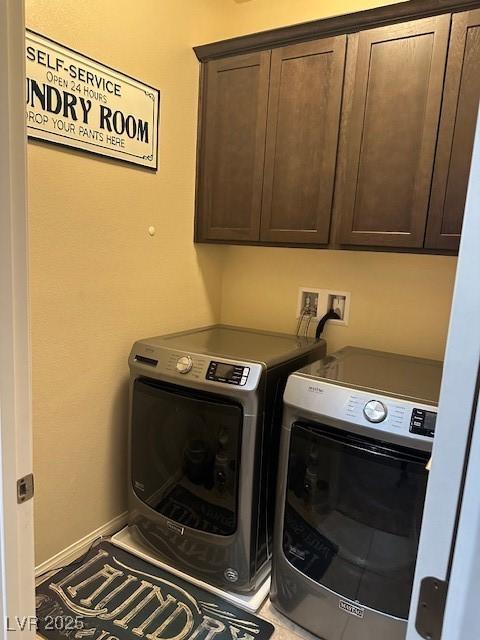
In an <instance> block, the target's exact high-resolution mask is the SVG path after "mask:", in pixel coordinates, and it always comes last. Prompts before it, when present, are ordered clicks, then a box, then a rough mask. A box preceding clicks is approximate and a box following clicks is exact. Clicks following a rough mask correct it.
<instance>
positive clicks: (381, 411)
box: [363, 400, 388, 423]
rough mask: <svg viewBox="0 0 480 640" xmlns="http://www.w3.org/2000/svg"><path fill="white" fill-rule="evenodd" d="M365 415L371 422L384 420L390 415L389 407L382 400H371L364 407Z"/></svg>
mask: <svg viewBox="0 0 480 640" xmlns="http://www.w3.org/2000/svg"><path fill="white" fill-rule="evenodd" d="M363 415H364V416H365V417H366V419H367V420H368V421H369V422H374V423H376V422H383V421H384V420H385V418H386V417H387V415H388V409H387V407H386V406H385V405H384V404H383V402H380V400H369V401H368V402H367V404H366V405H365V406H364V407H363Z"/></svg>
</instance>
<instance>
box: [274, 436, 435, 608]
mask: <svg viewBox="0 0 480 640" xmlns="http://www.w3.org/2000/svg"><path fill="white" fill-rule="evenodd" d="M427 460H428V455H427V454H424V453H422V452H413V451H411V450H407V449H404V448H402V447H395V446H392V445H386V444H383V443H380V442H376V441H373V440H370V439H366V438H359V437H357V436H353V435H352V434H349V433H346V432H343V431H338V430H329V429H328V428H323V427H320V426H318V425H308V424H294V425H293V427H292V432H291V441H290V457H289V467H288V484H287V496H286V505H285V521H284V533H283V551H284V554H285V556H286V558H287V559H288V560H289V562H290V563H291V564H292V565H293V566H294V567H296V568H297V569H298V570H299V571H301V572H302V573H304V574H305V575H307V576H308V577H309V578H311V579H313V580H315V581H316V582H318V583H319V584H322V585H323V586H325V587H327V588H328V589H330V590H332V591H334V592H336V593H338V594H339V595H340V596H343V597H345V598H348V599H349V600H351V601H354V602H355V601H357V602H359V603H360V604H361V605H363V606H366V607H369V608H371V609H375V610H377V611H379V612H382V613H386V614H389V615H392V616H395V617H398V618H404V619H407V616H408V609H409V604H410V597H411V590H412V584H413V574H414V570H415V562H416V556H417V548H418V539H419V534H420V526H421V521H422V512H423V504H424V500H425V492H426V486H427V478H428V472H427V471H426V470H425V465H426V462H427Z"/></svg>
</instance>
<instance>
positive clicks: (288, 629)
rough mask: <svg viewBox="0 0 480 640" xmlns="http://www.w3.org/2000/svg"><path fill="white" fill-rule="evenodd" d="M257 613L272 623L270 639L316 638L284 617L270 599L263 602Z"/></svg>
mask: <svg viewBox="0 0 480 640" xmlns="http://www.w3.org/2000/svg"><path fill="white" fill-rule="evenodd" d="M257 615H258V616H260V617H261V618H264V619H265V620H268V621H269V622H271V623H272V624H273V625H274V627H275V633H274V634H273V636H272V639H271V640H318V638H317V636H314V635H312V634H311V633H309V632H308V631H305V629H302V627H299V626H297V625H296V624H294V623H293V622H292V621H291V620H289V619H288V618H285V616H283V615H282V614H281V613H280V612H279V611H277V610H276V609H275V607H274V606H273V605H272V603H271V602H270V600H267V601H266V602H265V604H264V605H263V607H262V608H261V609H260V611H259V612H258V613H257Z"/></svg>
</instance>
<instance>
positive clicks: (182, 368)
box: [177, 356, 193, 373]
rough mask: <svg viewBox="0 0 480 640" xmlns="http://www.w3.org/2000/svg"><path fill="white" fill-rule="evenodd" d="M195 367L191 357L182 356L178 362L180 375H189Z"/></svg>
mask: <svg viewBox="0 0 480 640" xmlns="http://www.w3.org/2000/svg"><path fill="white" fill-rule="evenodd" d="M192 367H193V360H192V359H191V357H190V356H182V357H181V358H179V359H178V360H177V371H178V372H179V373H188V372H189V371H191V369H192Z"/></svg>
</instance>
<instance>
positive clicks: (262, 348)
mask: <svg viewBox="0 0 480 640" xmlns="http://www.w3.org/2000/svg"><path fill="white" fill-rule="evenodd" d="M140 342H141V343H142V344H146V345H149V346H152V347H155V348H159V347H160V348H161V347H166V348H168V349H174V350H176V351H180V352H184V353H199V354H203V355H206V356H211V357H219V358H226V359H228V358H232V360H240V361H247V362H260V363H263V364H265V365H266V366H272V365H275V364H278V363H280V362H285V361H287V360H291V359H292V358H295V357H298V356H299V355H302V354H303V353H307V352H309V351H312V350H313V349H314V348H315V347H317V348H319V347H320V346H321V345H322V344H324V342H323V340H322V341H320V342H316V341H315V340H314V339H313V338H304V337H297V336H291V335H288V334H283V333H267V332H265V331H258V330H255V329H244V328H242V327H232V326H227V325H213V326H210V327H202V328H200V329H194V330H192V331H184V332H182V333H174V334H170V335H166V336H159V337H156V338H147V339H144V340H141V341H140Z"/></svg>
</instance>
